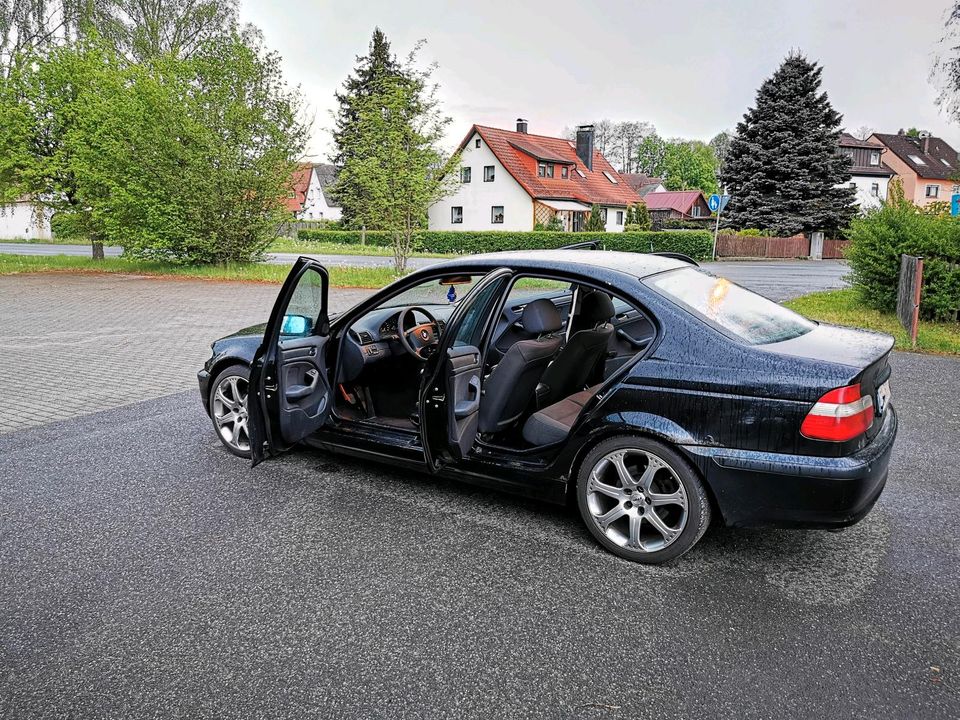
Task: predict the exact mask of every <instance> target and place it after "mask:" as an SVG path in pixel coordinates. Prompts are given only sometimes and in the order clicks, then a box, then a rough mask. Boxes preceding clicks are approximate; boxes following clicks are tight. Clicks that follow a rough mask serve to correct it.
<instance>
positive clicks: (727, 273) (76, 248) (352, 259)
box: [0, 243, 849, 302]
mask: <svg viewBox="0 0 960 720" xmlns="http://www.w3.org/2000/svg"><path fill="white" fill-rule="evenodd" d="M121 252H122V250H121V248H118V247H107V248H104V253H105V254H106V255H107V256H108V257H118V256H119V255H120V254H121ZM0 253H10V254H21V255H61V254H64V255H74V256H89V255H90V248H89V247H87V246H86V245H34V244H28V243H0ZM298 257H299V255H298V254H296V253H274V254H270V255H268V256H267V262H270V263H274V264H279V265H292V264H293V262H294V261H295V260H296V259H297V258H298ZM309 257H312V258H315V259H317V260H318V261H320V262H321V263H324V264H325V265H354V266H361V267H385V266H392V265H393V258H392V257H383V256H375V255H317V254H311V255H309ZM442 261H443V260H442V259H438V258H410V260H409V263H410V267H411V268H414V269H418V268H422V267H428V266H429V265H433V264H435V263H438V262H442ZM702 267H704V268H706V269H708V270H710V271H711V272H713V273H715V274H717V275H722V276H724V277H727V278H729V279H730V280H733V281H734V282H736V283H740V284H741V285H744V286H746V287H749V288H750V289H752V290H755V291H756V292H759V293H761V294H763V295H766V296H767V297H769V298H771V299H773V300H776V301H778V302H781V301H783V300H788V299H790V298H793V297H797V296H799V295H804V294H806V293H809V292H815V291H817V290H833V289H836V288H842V287H845V286H846V284H847V283H846V282H845V281H844V280H843V276H844V275H846V273H847V272H848V271H849V268H848V267H847V264H846V263H844V262H842V261H838V260H823V261H819V262H811V261H806V260H760V261H737V262H717V263H702Z"/></svg>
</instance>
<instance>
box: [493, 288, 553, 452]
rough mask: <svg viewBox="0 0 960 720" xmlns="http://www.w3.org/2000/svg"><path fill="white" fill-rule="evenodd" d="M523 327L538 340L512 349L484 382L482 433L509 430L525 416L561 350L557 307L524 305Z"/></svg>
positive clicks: (543, 302) (545, 303)
mask: <svg viewBox="0 0 960 720" xmlns="http://www.w3.org/2000/svg"><path fill="white" fill-rule="evenodd" d="M520 324H521V325H523V329H524V330H526V331H527V332H530V333H536V334H537V335H538V337H536V338H533V339H531V340H520V341H519V342H516V343H514V344H513V345H511V346H510V349H509V350H507V354H506V355H504V356H503V359H502V360H501V361H500V362H499V363H498V364H497V366H496V367H495V368H493V371H492V372H491V373H490V375H489V376H488V377H487V379H486V380H485V381H484V383H483V398H482V399H481V401H480V427H479V429H480V432H482V433H495V432H499V431H501V430H504V429H506V428H508V427H509V426H510V425H512V424H513V423H515V422H516V421H517V420H519V419H520V416H521V415H523V413H524V411H525V410H526V409H527V407H528V406H529V405H530V403H531V401H532V400H533V394H534V391H535V390H536V387H537V383H539V382H540V376H541V375H543V371H544V369H545V368H546V367H547V364H548V363H549V362H550V359H551V358H552V357H553V356H554V355H555V354H556V352H557V350H558V349H559V347H560V343H561V338H560V337H559V336H558V335H555V334H554V333H556V332H557V331H558V330H559V329H560V328H561V327H562V325H563V322H562V321H561V320H560V312H559V311H558V310H557V306H556V305H554V304H553V303H552V302H550V301H549V300H546V299H544V298H541V299H539V300H533V301H532V302H529V303H527V304H526V306H524V308H523V313H521V315H520Z"/></svg>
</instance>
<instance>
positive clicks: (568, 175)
mask: <svg viewBox="0 0 960 720" xmlns="http://www.w3.org/2000/svg"><path fill="white" fill-rule="evenodd" d="M593 141H594V135H593V126H592V125H586V126H582V127H580V128H578V129H577V139H576V142H571V141H570V140H564V139H563V138H553V137H547V136H544V135H531V134H529V133H528V132H527V122H526V121H525V120H522V119H521V120H517V129H516V131H512V130H501V129H499V128H492V127H486V126H483V125H474V126H473V127H472V128H470V131H469V132H468V133H467V135H466V137H464V139H463V142H461V143H460V148H459V149H460V152H461V161H460V163H461V167H460V177H459V178H458V186H457V188H456V191H455V192H454V193H453V194H452V195H450V196H448V197H446V198H444V199H443V200H441V201H439V202H437V203H435V204H434V205H433V206H432V207H431V208H430V211H429V225H430V229H431V230H533V228H534V226H535V225H536V224H541V225H547V224H548V223H550V222H552V221H553V218H558V219H559V221H560V223H561V225H562V227H563V229H564V230H567V231H576V230H580V229H581V228H582V227H583V225H584V223H585V222H586V219H587V218H588V217H589V214H590V211H591V207H592V206H593V205H594V204H597V205H599V206H600V211H601V213H602V214H603V216H604V219H605V224H606V229H607V231H608V232H621V231H622V230H623V226H624V224H625V222H626V211H627V207H628V206H629V205H633V204H635V203H639V202H641V199H640V196H639V195H638V194H637V193H636V191H635V190H634V189H633V188H632V187H630V185H629V184H627V183H626V182H625V181H624V179H623V178H622V177H621V176H620V174H619V173H618V172H617V171H616V170H615V169H614V168H613V166H612V165H611V164H610V163H609V162H607V160H606V158H604V157H603V155H601V154H600V152H598V151H597V150H596V149H595V148H594V144H593Z"/></svg>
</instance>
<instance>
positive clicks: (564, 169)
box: [560, 165, 570, 180]
mask: <svg viewBox="0 0 960 720" xmlns="http://www.w3.org/2000/svg"><path fill="white" fill-rule="evenodd" d="M569 176H570V168H568V167H567V166H566V165H564V166H563V167H562V168H560V177H562V178H563V179H564V180H566V179H567V178H568V177H569Z"/></svg>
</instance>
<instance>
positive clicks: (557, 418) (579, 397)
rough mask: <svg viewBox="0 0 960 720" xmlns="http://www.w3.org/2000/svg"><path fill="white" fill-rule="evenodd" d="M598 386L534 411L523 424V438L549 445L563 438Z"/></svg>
mask: <svg viewBox="0 0 960 720" xmlns="http://www.w3.org/2000/svg"><path fill="white" fill-rule="evenodd" d="M599 388H600V385H594V386H593V387H591V388H587V389H586V390H581V391H580V392H578V393H576V394H574V395H569V396H567V397H565V398H564V399H563V400H560V401H559V402H555V403H554V404H553V405H548V406H547V407H545V408H544V409H543V410H538V411H537V412H535V413H534V414H533V415H531V416H530V417H529V418H527V421H526V422H525V423H524V424H523V439H524V440H526V441H527V442H528V443H531V444H533V445H550V444H551V443H556V442H560V441H561V440H564V439H565V438H566V437H567V435H569V434H570V428H572V427H573V424H574V423H575V422H576V421H577V417H579V415H580V411H581V410H583V406H584V405H586V404H587V401H589V400H590V398H591V397H592V396H593V394H594V393H595V392H596V391H597V390H598V389H599Z"/></svg>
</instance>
